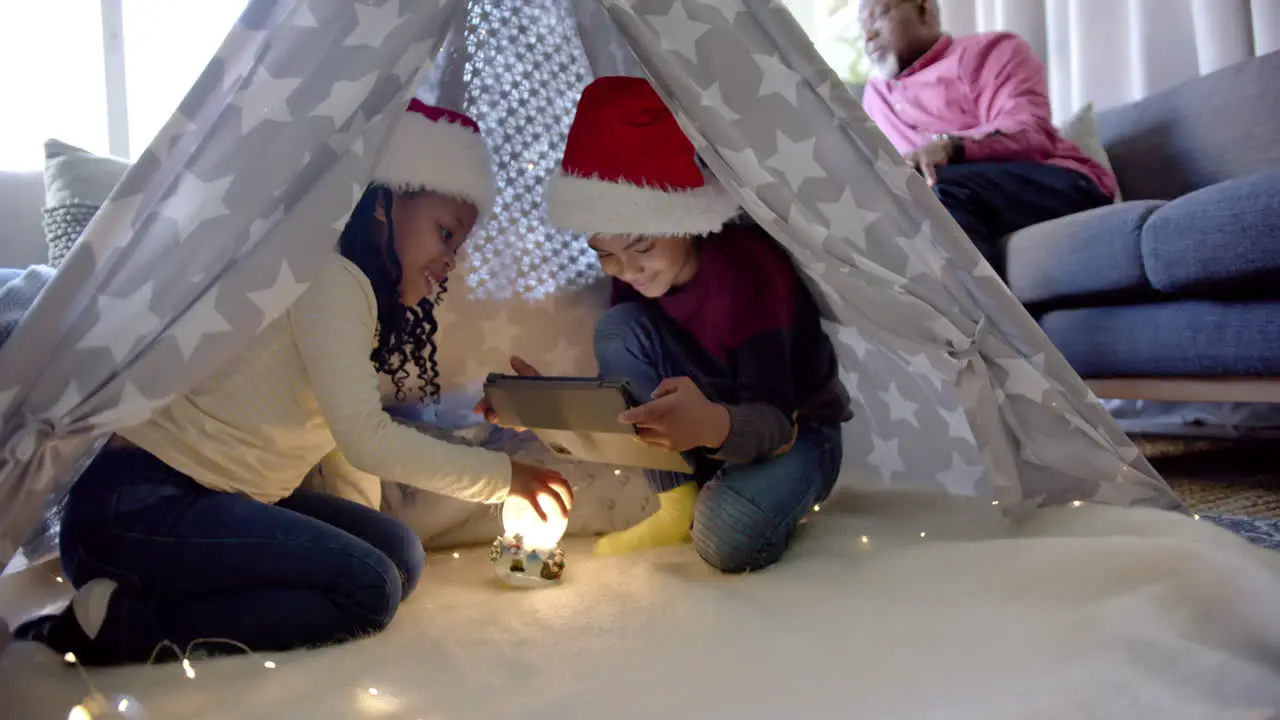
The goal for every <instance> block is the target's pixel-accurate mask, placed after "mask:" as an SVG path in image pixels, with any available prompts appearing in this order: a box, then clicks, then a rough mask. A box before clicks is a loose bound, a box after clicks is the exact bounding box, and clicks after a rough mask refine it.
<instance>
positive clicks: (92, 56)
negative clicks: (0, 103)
mask: <svg viewBox="0 0 1280 720" xmlns="http://www.w3.org/2000/svg"><path fill="white" fill-rule="evenodd" d="M247 4H248V2H247V0H202V2H175V1H174V0H31V1H28V2H22V3H5V7H4V9H3V10H0V97H3V98H4V99H5V110H6V112H5V114H4V119H3V124H0V171H14V170H39V169H40V168H41V167H43V165H44V152H43V148H44V141H45V140H46V139H48V138H57V139H59V140H63V141H65V142H69V143H72V144H74V145H78V146H80V147H83V148H85V149H86V150H89V151H91V152H95V153H103V154H109V153H111V151H112V150H113V148H112V147H111V142H110V138H111V132H110V131H111V129H112V128H111V121H110V120H109V119H108V112H107V108H108V102H107V98H108V91H110V92H112V93H113V94H114V96H115V97H117V98H122V99H123V100H124V107H125V112H124V113H122V114H121V115H120V117H119V118H117V119H116V121H117V122H119V121H120V120H123V122H124V123H127V127H128V134H127V138H128V144H127V151H126V152H121V153H118V154H124V155H127V156H129V157H130V158H133V157H136V156H137V155H138V154H139V153H141V152H142V150H143V149H145V148H146V146H147V144H148V143H149V142H150V141H151V138H152V137H154V136H155V134H156V132H157V131H159V129H160V127H161V126H162V125H163V124H164V123H165V121H166V120H168V119H169V116H170V115H171V114H172V113H173V110H174V108H176V107H177V105H178V103H179V102H180V101H181V100H182V98H183V96H184V95H185V94H186V91H187V89H188V88H189V87H190V86H191V83H193V82H194V81H195V79H196V77H197V76H198V75H199V74H200V72H201V71H202V70H203V69H204V66H205V64H206V63H207V62H208V60H209V58H211V57H212V56H213V54H214V53H215V52H216V51H217V49H218V47H219V45H221V44H222V39H223V38H224V37H225V36H226V34H227V31H228V30H229V29H230V28H231V25H232V24H233V23H234V22H235V20H236V19H237V18H238V17H239V16H240V13H241V12H242V11H243V10H244V8H245V6H246V5H247ZM113 9H114V10H113ZM104 17H106V18H107V22H108V24H110V23H112V22H113V19H114V20H122V23H121V25H120V27H121V29H122V30H123V54H124V57H123V66H124V79H125V82H124V83H123V87H111V88H108V80H107V67H108V64H109V62H110V61H112V60H115V61H117V62H118V61H119V60H120V58H119V57H118V56H112V55H111V53H113V52H119V50H120V46H112V47H106V46H105V45H104V42H103V18H104Z"/></svg>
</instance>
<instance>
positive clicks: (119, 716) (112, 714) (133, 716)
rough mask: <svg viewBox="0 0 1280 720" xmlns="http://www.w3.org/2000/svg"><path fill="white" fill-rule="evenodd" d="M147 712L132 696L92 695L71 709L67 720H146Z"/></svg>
mask: <svg viewBox="0 0 1280 720" xmlns="http://www.w3.org/2000/svg"><path fill="white" fill-rule="evenodd" d="M147 717H148V716H147V711H146V709H145V708H143V707H142V703H140V702H138V700H137V698H135V697H133V696H132V695H124V694H121V695H112V696H111V697H107V696H105V695H103V694H101V693H97V692H95V693H93V694H92V695H90V696H89V697H87V698H85V699H84V701H83V702H81V703H80V704H79V705H76V706H75V707H73V708H71V712H69V713H67V720H147Z"/></svg>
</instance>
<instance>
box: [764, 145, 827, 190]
mask: <svg viewBox="0 0 1280 720" xmlns="http://www.w3.org/2000/svg"><path fill="white" fill-rule="evenodd" d="M775 135H776V136H777V139H778V152H777V153H775V154H774V155H773V157H771V158H769V159H768V160H765V162H764V164H765V165H767V166H769V167H771V168H773V169H775V170H777V171H778V172H780V173H782V174H783V175H784V176H786V178H787V183H788V184H789V185H791V189H792V190H796V191H799V189H800V185H801V183H803V182H804V181H805V180H808V179H809V178H822V177H826V172H824V171H823V169H822V167H821V166H820V165H818V160H817V158H815V157H814V155H813V152H814V145H815V144H816V143H817V140H816V139H815V138H809V139H808V140H801V141H800V142H795V141H793V140H792V139H791V138H789V137H787V136H786V135H783V134H782V132H781V131H776V132H775Z"/></svg>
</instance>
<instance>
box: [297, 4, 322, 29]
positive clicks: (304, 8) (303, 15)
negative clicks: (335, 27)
mask: <svg viewBox="0 0 1280 720" xmlns="http://www.w3.org/2000/svg"><path fill="white" fill-rule="evenodd" d="M291 24H292V25H293V26H294V27H320V23H318V22H316V16H315V14H314V13H312V12H311V5H310V3H303V4H302V5H301V6H300V7H299V8H298V12H297V13H295V14H294V16H293V22H292V23H291Z"/></svg>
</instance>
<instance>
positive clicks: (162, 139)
mask: <svg viewBox="0 0 1280 720" xmlns="http://www.w3.org/2000/svg"><path fill="white" fill-rule="evenodd" d="M195 128H196V126H195V123H193V122H191V121H190V120H188V119H186V118H185V117H183V115H182V113H181V112H178V111H175V112H174V113H173V115H171V116H170V117H169V122H167V123H165V124H164V125H162V126H161V127H160V132H158V133H156V136H155V137H153V138H151V144H150V145H148V146H147V147H148V148H149V149H150V150H151V152H152V154H154V155H155V156H156V158H157V159H158V160H161V161H163V160H165V159H166V158H168V157H169V153H171V152H173V148H174V146H176V145H177V142H176V141H177V140H178V138H180V137H181V136H183V135H185V134H186V133H188V132H190V131H192V130H194V129H195Z"/></svg>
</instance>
